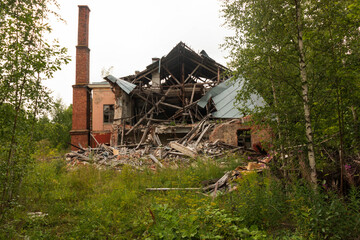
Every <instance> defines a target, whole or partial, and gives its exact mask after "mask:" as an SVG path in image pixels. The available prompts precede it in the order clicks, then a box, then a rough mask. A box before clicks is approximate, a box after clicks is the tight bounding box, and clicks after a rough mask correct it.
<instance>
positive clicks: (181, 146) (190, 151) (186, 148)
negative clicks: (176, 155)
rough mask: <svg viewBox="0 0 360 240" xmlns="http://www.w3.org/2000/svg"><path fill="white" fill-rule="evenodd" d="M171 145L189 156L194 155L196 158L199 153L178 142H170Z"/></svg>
mask: <svg viewBox="0 0 360 240" xmlns="http://www.w3.org/2000/svg"><path fill="white" fill-rule="evenodd" d="M169 146H170V147H171V148H173V149H175V150H177V151H179V152H181V153H183V154H185V155H187V156H189V157H192V158H195V157H196V155H197V153H196V152H195V151H193V150H191V149H190V148H188V147H185V146H184V145H182V144H180V143H177V142H170V143H169Z"/></svg>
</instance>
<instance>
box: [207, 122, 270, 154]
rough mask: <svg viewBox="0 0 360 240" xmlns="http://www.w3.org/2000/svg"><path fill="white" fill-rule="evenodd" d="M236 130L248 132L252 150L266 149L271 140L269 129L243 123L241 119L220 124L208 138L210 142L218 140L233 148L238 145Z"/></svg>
mask: <svg viewBox="0 0 360 240" xmlns="http://www.w3.org/2000/svg"><path fill="white" fill-rule="evenodd" d="M238 130H250V133H251V146H252V148H253V149H254V150H258V151H261V150H262V149H263V148H264V149H266V150H267V149H268V142H269V141H270V139H271V131H270V129H266V128H265V129H264V128H261V127H260V126H257V125H251V124H246V123H244V120H243V119H237V120H233V121H230V122H226V123H222V124H220V125H218V126H217V127H215V129H214V130H213V131H212V133H211V134H210V136H209V140H210V141H211V142H215V141H216V140H218V139H219V140H220V141H223V142H225V143H226V144H230V145H233V146H237V145H238V135H237V132H238Z"/></svg>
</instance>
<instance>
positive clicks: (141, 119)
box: [125, 87, 172, 136]
mask: <svg viewBox="0 0 360 240" xmlns="http://www.w3.org/2000/svg"><path fill="white" fill-rule="evenodd" d="M171 90H172V87H169V89H168V90H166V92H165V94H164V96H162V97H161V98H160V100H159V101H157V103H155V104H154V105H153V107H152V108H151V109H150V110H149V111H148V112H147V113H145V115H144V116H143V117H142V118H140V120H139V121H138V122H137V123H136V124H135V125H134V126H133V127H132V128H130V129H129V131H127V133H126V134H125V135H126V136H127V135H129V133H131V132H132V131H133V130H134V129H135V128H136V127H137V126H139V125H140V123H141V122H142V121H143V120H144V119H146V118H147V115H148V114H151V113H152V112H153V111H154V110H155V108H156V107H157V106H159V104H160V102H162V101H164V100H165V98H166V96H167V95H168V94H169V93H170V91H171ZM150 118H152V117H150Z"/></svg>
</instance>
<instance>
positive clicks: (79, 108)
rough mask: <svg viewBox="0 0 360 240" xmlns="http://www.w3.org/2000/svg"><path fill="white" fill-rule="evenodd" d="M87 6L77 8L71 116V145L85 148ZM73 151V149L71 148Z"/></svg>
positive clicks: (87, 122)
mask: <svg viewBox="0 0 360 240" xmlns="http://www.w3.org/2000/svg"><path fill="white" fill-rule="evenodd" d="M89 14H90V9H89V7H88V6H83V5H80V6H79V25H78V44H77V46H76V77H75V85H73V115H72V130H71V131H70V135H71V143H72V144H73V145H75V146H79V145H80V146H82V147H87V146H88V145H89V141H90V138H89V135H90V93H89V90H88V84H89V75H90V74H89V73H90V49H89V46H88V44H89ZM72 148H73V149H75V148H74V147H72Z"/></svg>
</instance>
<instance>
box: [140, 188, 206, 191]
mask: <svg viewBox="0 0 360 240" xmlns="http://www.w3.org/2000/svg"><path fill="white" fill-rule="evenodd" d="M197 190H201V188H146V191H197Z"/></svg>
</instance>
